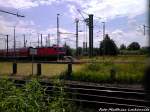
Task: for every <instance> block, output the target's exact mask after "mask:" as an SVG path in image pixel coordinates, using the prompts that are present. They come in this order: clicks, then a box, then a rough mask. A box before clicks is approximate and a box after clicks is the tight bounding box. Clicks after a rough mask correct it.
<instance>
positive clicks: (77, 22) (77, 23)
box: [76, 19, 79, 56]
mask: <svg viewBox="0 0 150 112" xmlns="http://www.w3.org/2000/svg"><path fill="white" fill-rule="evenodd" d="M78 26H79V20H78V19H76V56H78Z"/></svg>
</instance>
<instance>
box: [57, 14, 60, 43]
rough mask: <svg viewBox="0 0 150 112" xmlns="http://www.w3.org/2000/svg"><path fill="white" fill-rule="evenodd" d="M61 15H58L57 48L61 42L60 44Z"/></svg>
mask: <svg viewBox="0 0 150 112" xmlns="http://www.w3.org/2000/svg"><path fill="white" fill-rule="evenodd" d="M59 15H60V14H57V46H59V42H60V32H59Z"/></svg>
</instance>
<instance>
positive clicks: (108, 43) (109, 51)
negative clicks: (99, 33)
mask: <svg viewBox="0 0 150 112" xmlns="http://www.w3.org/2000/svg"><path fill="white" fill-rule="evenodd" d="M118 53H119V50H118V48H117V46H116V44H115V42H114V41H113V40H112V39H110V37H109V35H108V34H106V36H105V38H104V40H103V41H102V42H101V44H100V54H105V55H117V54H118Z"/></svg>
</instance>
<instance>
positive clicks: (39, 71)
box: [37, 63, 42, 76]
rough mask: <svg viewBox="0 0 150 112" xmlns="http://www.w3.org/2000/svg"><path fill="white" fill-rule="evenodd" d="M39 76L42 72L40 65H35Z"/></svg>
mask: <svg viewBox="0 0 150 112" xmlns="http://www.w3.org/2000/svg"><path fill="white" fill-rule="evenodd" d="M41 74H42V72H41V64H40V63H38V64H37V76H40V75H41Z"/></svg>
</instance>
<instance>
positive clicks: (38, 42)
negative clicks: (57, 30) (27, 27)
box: [38, 34, 40, 48]
mask: <svg viewBox="0 0 150 112" xmlns="http://www.w3.org/2000/svg"><path fill="white" fill-rule="evenodd" d="M39 38H40V37H39V34H38V48H39V47H40V39H39Z"/></svg>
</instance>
